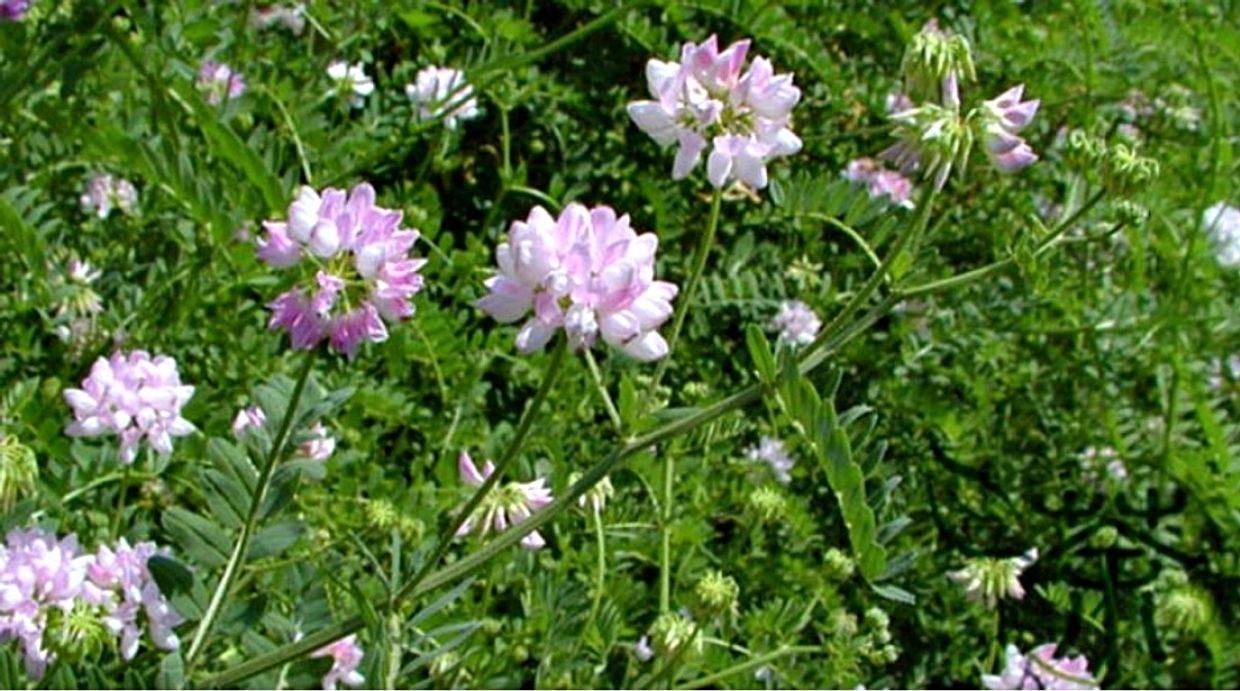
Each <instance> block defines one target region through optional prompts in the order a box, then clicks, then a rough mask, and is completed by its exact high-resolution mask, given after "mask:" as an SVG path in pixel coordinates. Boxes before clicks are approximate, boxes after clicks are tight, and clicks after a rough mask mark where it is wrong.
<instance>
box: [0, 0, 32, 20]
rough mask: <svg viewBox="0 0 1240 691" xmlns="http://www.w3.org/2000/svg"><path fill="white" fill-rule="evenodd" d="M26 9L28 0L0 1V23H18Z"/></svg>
mask: <svg viewBox="0 0 1240 691" xmlns="http://www.w3.org/2000/svg"><path fill="white" fill-rule="evenodd" d="M28 9H30V0H0V21H9V22H16V21H20V20H21V19H22V17H25V16H26V10H28Z"/></svg>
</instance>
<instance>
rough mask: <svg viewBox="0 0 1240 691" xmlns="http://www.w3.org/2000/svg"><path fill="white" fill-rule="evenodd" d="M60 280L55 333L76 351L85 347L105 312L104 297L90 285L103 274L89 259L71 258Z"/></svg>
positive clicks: (57, 288) (57, 284) (57, 289)
mask: <svg viewBox="0 0 1240 691" xmlns="http://www.w3.org/2000/svg"><path fill="white" fill-rule="evenodd" d="M53 275H63V276H64V279H63V280H61V281H57V283H56V286H55V290H56V292H57V296H56V312H55V318H56V322H55V323H56V326H55V327H54V329H53V332H54V333H55V334H56V337H57V338H59V339H60V340H61V341H63V342H64V343H68V344H70V346H71V347H72V348H74V349H75V350H77V349H81V348H83V347H84V346H85V345H86V343H87V341H88V340H89V339H90V337H91V335H92V334H93V333H94V330H95V320H96V318H97V317H98V316H99V314H100V313H101V312H103V300H102V299H100V297H99V294H98V293H96V292H95V290H94V288H92V287H91V286H92V285H93V284H94V282H95V281H96V280H98V279H99V276H100V275H102V274H101V273H100V272H99V271H98V270H97V269H95V268H94V267H92V266H91V265H90V263H89V262H84V261H79V260H78V259H76V258H75V259H71V260H70V261H69V265H68V267H67V270H66V271H64V272H63V274H60V272H56V273H53Z"/></svg>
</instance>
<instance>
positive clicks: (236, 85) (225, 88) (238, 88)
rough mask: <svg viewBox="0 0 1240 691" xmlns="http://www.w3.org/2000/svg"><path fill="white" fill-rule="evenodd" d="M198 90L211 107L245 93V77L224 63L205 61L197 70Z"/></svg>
mask: <svg viewBox="0 0 1240 691" xmlns="http://www.w3.org/2000/svg"><path fill="white" fill-rule="evenodd" d="M198 89H199V90H201V91H202V92H204V93H205V94H206V95H207V103H210V104H211V105H213V106H216V105H219V104H220V103H223V102H224V101H231V100H232V99H234V98H237V97H238V96H240V95H241V94H243V93H245V77H243V76H241V74H240V73H239V72H236V71H234V70H233V68H231V67H229V66H228V65H225V64H224V63H220V62H215V61H214V60H207V61H206V62H204V63H202V67H200V68H199V69H198Z"/></svg>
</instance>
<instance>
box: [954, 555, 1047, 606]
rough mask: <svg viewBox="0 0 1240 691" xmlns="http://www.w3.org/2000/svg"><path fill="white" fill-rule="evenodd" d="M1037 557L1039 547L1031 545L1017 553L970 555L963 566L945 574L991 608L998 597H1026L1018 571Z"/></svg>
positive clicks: (966, 593) (972, 596)
mask: <svg viewBox="0 0 1240 691" xmlns="http://www.w3.org/2000/svg"><path fill="white" fill-rule="evenodd" d="M1037 558H1038V550H1037V548H1034V549H1030V550H1029V551H1028V552H1025V554H1023V555H1021V556H1019V557H1010V558H1007V559H995V558H991V557H980V558H976V559H970V560H968V562H967V563H966V564H965V567H964V568H962V569H959V570H957V571H949V572H947V578H948V579H950V580H951V581H952V582H954V583H957V584H959V585H960V586H962V587H963V588H964V591H965V596H966V597H968V598H969V600H971V601H973V602H981V603H982V604H983V605H985V606H986V607H988V608H991V609H993V608H994V607H995V605H996V604H998V602H999V600H1001V599H1004V598H1009V597H1010V598H1013V599H1016V600H1020V599H1022V598H1024V597H1025V589H1024V587H1023V586H1022V585H1021V583H1020V575H1021V573H1023V572H1024V571H1025V569H1027V568H1029V566H1030V565H1031V564H1033V562H1035V561H1037Z"/></svg>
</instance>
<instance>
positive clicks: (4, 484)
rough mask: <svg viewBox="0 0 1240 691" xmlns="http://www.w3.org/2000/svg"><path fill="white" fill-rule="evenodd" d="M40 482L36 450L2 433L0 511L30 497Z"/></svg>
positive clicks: (0, 450) (0, 436)
mask: <svg viewBox="0 0 1240 691" xmlns="http://www.w3.org/2000/svg"><path fill="white" fill-rule="evenodd" d="M38 481H39V462H38V459H37V458H36V457H35V455H34V450H33V449H31V448H30V447H29V446H26V445H25V444H22V443H21V442H19V441H18V440H17V437H14V436H11V435H5V434H3V433H0V511H8V510H9V509H11V508H13V504H15V503H16V502H17V501H19V500H21V499H23V498H25V497H28V496H30V495H31V494H32V493H33V492H34V490H35V485H36V484H37V483H38Z"/></svg>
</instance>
